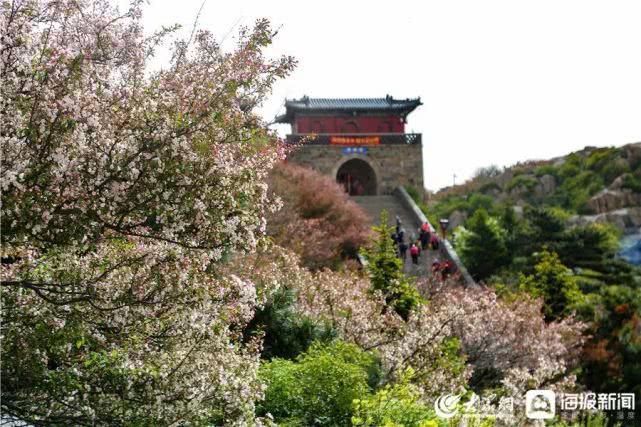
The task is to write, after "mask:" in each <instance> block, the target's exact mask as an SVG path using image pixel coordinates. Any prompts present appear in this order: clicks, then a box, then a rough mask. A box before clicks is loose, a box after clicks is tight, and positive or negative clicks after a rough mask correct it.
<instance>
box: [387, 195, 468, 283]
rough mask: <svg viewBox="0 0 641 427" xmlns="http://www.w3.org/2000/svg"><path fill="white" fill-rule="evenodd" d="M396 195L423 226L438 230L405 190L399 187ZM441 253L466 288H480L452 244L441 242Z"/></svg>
mask: <svg viewBox="0 0 641 427" xmlns="http://www.w3.org/2000/svg"><path fill="white" fill-rule="evenodd" d="M394 195H395V196H396V197H397V198H398V199H399V200H400V201H401V203H403V205H405V207H406V208H408V209H409V210H410V211H411V212H412V213H413V214H414V215H415V217H416V219H417V220H418V221H419V223H421V224H423V223H424V222H427V223H428V224H429V225H430V228H431V229H432V230H436V228H434V226H433V225H432V224H430V222H429V221H428V219H427V217H426V216H425V214H424V213H423V211H422V210H421V208H419V207H418V205H417V204H416V202H414V199H412V197H411V196H410V195H409V194H408V193H407V191H406V190H405V188H403V187H397V188H396V189H395V190H394ZM439 251H440V252H441V255H442V256H443V257H444V258H446V259H449V260H450V261H452V264H454V266H455V269H456V271H457V272H458V273H459V274H460V275H461V278H462V279H463V282H464V283H465V285H466V286H468V287H476V286H478V284H477V283H476V282H475V281H474V279H473V278H472V276H471V275H470V273H469V272H468V271H467V268H465V265H463V262H462V261H461V259H460V258H459V257H458V255H457V253H456V251H455V250H454V247H452V244H451V243H450V242H449V241H448V240H446V239H443V240H441V246H440V247H439Z"/></svg>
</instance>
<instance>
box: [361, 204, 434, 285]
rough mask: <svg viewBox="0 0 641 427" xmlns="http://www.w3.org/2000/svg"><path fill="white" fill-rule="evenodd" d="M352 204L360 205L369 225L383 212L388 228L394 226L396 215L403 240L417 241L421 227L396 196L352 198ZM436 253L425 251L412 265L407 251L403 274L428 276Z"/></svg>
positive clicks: (375, 221) (376, 221) (377, 219)
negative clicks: (403, 231) (368, 218)
mask: <svg viewBox="0 0 641 427" xmlns="http://www.w3.org/2000/svg"><path fill="white" fill-rule="evenodd" d="M350 198H351V199H352V200H353V201H354V202H356V203H357V204H358V205H360V206H361V207H362V208H363V210H364V211H365V212H366V213H367V214H368V216H369V217H370V220H371V224H372V225H374V224H378V223H379V221H380V217H381V212H382V211H383V210H386V211H387V214H388V223H389V225H390V226H392V227H395V226H396V215H398V216H399V217H400V219H401V224H402V225H401V226H402V228H404V229H405V240H406V241H408V242H409V241H410V239H412V238H413V239H414V240H416V239H418V228H419V227H420V226H421V223H420V221H419V220H418V218H417V217H416V215H415V214H414V213H413V212H412V211H411V210H410V209H408V208H407V207H406V206H405V205H404V204H403V203H402V201H401V200H400V199H399V197H398V196H397V195H383V196H352V197H350ZM438 257H439V254H438V252H435V251H432V250H429V249H428V250H426V251H424V252H422V253H421V256H420V257H419V263H418V265H414V264H412V259H411V258H410V255H409V251H408V253H407V258H406V259H405V272H406V273H409V274H413V275H416V276H424V275H426V274H430V272H431V266H432V262H433V261H434V259H436V258H438Z"/></svg>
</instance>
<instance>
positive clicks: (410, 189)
mask: <svg viewBox="0 0 641 427" xmlns="http://www.w3.org/2000/svg"><path fill="white" fill-rule="evenodd" d="M405 191H407V194H409V196H410V197H411V198H412V200H414V201H415V202H416V203H423V197H421V193H420V192H419V190H418V189H417V188H416V187H414V186H412V185H406V186H405Z"/></svg>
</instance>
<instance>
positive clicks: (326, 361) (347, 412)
mask: <svg viewBox="0 0 641 427" xmlns="http://www.w3.org/2000/svg"><path fill="white" fill-rule="evenodd" d="M377 375H378V363H377V360H376V358H375V357H374V356H373V355H371V354H370V353H366V352H364V351H363V350H361V349H360V348H358V347H357V346H355V345H353V344H347V343H344V342H342V341H335V342H333V343H332V344H330V345H322V344H320V343H315V344H313V345H312V346H311V347H310V348H309V350H308V351H307V352H306V353H303V354H301V355H300V356H298V357H297V358H296V361H289V360H283V359H274V360H272V361H271V362H268V363H265V364H264V365H263V366H262V367H261V369H260V377H261V379H262V380H263V381H264V382H265V384H266V385H267V389H266V391H265V400H264V401H263V402H261V403H260V404H259V407H258V409H257V411H258V413H260V414H266V413H271V414H272V415H273V416H274V418H275V420H276V421H277V422H279V423H281V422H284V423H287V425H300V426H344V425H348V423H349V421H350V420H351V417H352V414H353V407H352V402H353V401H354V400H355V399H358V398H360V397H362V396H366V395H368V394H369V393H370V386H369V384H368V383H370V382H375V381H376V379H377Z"/></svg>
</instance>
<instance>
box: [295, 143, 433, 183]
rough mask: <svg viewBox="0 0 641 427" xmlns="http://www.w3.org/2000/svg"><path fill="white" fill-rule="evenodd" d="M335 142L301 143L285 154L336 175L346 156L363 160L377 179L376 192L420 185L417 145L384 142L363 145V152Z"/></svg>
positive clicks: (421, 180)
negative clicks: (356, 151) (325, 143)
mask: <svg viewBox="0 0 641 427" xmlns="http://www.w3.org/2000/svg"><path fill="white" fill-rule="evenodd" d="M345 148H346V147H342V146H338V145H311V144H310V145H302V146H300V147H298V148H296V149H295V150H294V152H293V153H291V154H290V155H289V157H288V161H290V162H292V163H297V164H301V165H304V166H309V167H311V168H313V169H316V170H318V171H319V172H321V173H322V174H325V175H329V176H331V177H333V178H336V174H337V172H338V169H339V168H340V166H341V165H342V164H343V163H345V162H346V161H348V160H350V159H361V160H364V161H366V162H367V163H368V164H369V165H370V166H371V167H372V169H374V172H375V173H376V180H377V193H378V194H391V193H392V192H393V191H394V189H395V188H396V187H399V186H405V185H411V186H413V187H416V188H423V151H422V145H421V144H384V145H373V146H367V147H364V148H365V149H366V152H365V153H357V154H354V153H347V152H346V151H348V150H344V149H345Z"/></svg>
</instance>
